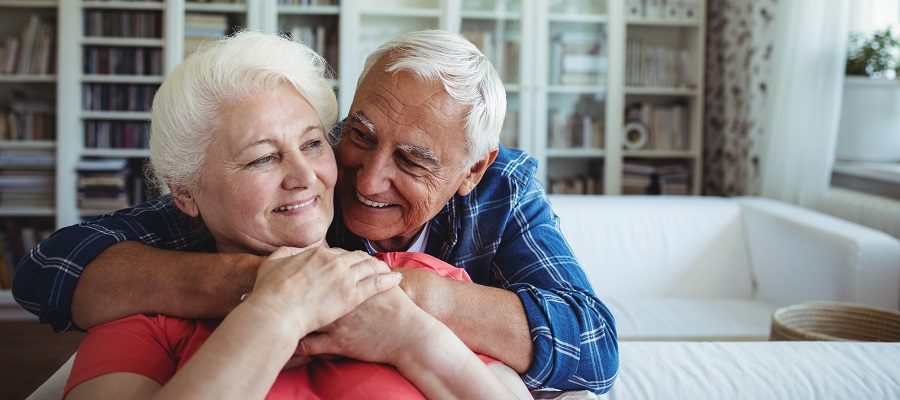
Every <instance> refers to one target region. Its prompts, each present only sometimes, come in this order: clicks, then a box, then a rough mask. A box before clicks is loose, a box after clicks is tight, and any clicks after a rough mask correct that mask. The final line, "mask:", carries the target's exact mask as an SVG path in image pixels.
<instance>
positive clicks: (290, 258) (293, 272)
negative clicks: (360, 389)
mask: <svg viewBox="0 0 900 400" xmlns="http://www.w3.org/2000/svg"><path fill="white" fill-rule="evenodd" d="M401 274H402V283H401ZM442 279H443V278H440V277H438V276H435V275H434V274H432V273H430V272H427V271H416V270H403V269H398V270H396V271H393V272H392V271H391V269H390V268H389V267H388V266H387V264H385V263H384V262H382V261H380V260H377V259H375V258H373V257H371V256H369V255H368V254H366V253H363V252H359V251H355V252H349V251H346V250H343V249H335V248H326V247H321V246H316V247H309V248H305V249H298V248H286V247H283V248H279V249H278V250H276V251H275V252H273V253H272V254H271V255H270V256H269V257H268V258H267V259H266V260H265V261H264V262H263V264H262V265H261V266H260V268H259V271H258V272H257V278H256V283H255V285H254V288H253V292H252V294H251V295H250V296H248V297H247V300H246V303H251V304H252V305H254V306H257V307H260V308H262V309H264V310H267V312H271V313H273V314H272V315H273V317H274V318H281V319H282V320H283V321H284V325H285V329H286V332H287V333H286V334H289V335H294V336H296V338H297V339H298V346H297V349H296V351H295V352H294V356H293V357H292V358H291V360H290V361H289V362H288V363H287V365H286V366H285V368H286V369H287V368H293V367H297V366H300V365H303V364H306V363H308V362H309V361H310V360H311V359H312V357H315V356H325V355H339V356H344V357H349V358H353V359H357V360H361V361H369V362H380V363H386V364H391V365H394V366H398V364H400V363H403V362H405V360H404V358H407V357H415V356H416V354H421V353H420V352H427V351H428V349H429V347H431V346H433V345H435V344H434V343H433V341H434V340H438V338H439V337H441V334H440V333H442V332H444V331H446V330H447V328H446V327H444V326H443V325H442V324H441V322H439V321H438V320H437V319H436V318H434V317H433V316H432V315H430V314H429V313H427V312H426V311H424V310H423V309H422V308H420V307H419V306H418V305H417V303H419V304H423V305H426V304H434V303H438V302H436V301H435V298H434V297H435V296H434V295H439V294H440V292H441V291H440V290H437V288H438V287H439V286H440V283H441V281H442ZM414 300H415V301H414Z"/></svg>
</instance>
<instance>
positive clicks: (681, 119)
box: [625, 102, 690, 150]
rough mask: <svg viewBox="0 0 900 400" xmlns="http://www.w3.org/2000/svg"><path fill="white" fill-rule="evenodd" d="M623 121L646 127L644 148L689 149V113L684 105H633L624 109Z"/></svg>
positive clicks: (647, 103) (640, 103)
mask: <svg viewBox="0 0 900 400" xmlns="http://www.w3.org/2000/svg"><path fill="white" fill-rule="evenodd" d="M625 120H626V121H640V122H641V123H643V124H644V125H645V126H646V127H647V130H648V131H649V138H648V140H647V141H646V144H645V146H644V147H645V148H648V149H657V150H687V149H688V148H689V147H690V123H689V122H690V112H689V108H688V106H687V105H686V104H682V103H671V104H654V103H649V102H639V103H634V104H631V105H629V106H628V107H627V108H626V114H625ZM632 150H639V149H632Z"/></svg>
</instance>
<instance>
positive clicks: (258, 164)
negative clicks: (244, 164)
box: [248, 155, 275, 167]
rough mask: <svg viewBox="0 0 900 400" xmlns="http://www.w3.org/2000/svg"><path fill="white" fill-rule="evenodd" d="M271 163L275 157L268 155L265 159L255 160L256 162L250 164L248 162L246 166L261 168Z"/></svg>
mask: <svg viewBox="0 0 900 400" xmlns="http://www.w3.org/2000/svg"><path fill="white" fill-rule="evenodd" d="M273 161H275V156H273V155H268V156H265V157H260V158H257V159H256V160H253V161H252V162H250V164H248V165H249V166H251V167H262V166H265V165H269V164H271V163H272V162H273Z"/></svg>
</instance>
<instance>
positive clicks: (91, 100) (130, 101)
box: [82, 83, 159, 111]
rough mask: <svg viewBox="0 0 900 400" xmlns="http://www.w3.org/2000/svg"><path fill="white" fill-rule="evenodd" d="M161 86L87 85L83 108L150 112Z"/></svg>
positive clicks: (84, 92)
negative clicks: (154, 97)
mask: <svg viewBox="0 0 900 400" xmlns="http://www.w3.org/2000/svg"><path fill="white" fill-rule="evenodd" d="M157 89H159V85H152V84H151V85H144V84H118V83H86V84H84V88H83V90H82V95H83V101H82V104H83V106H82V107H83V108H84V109H85V110H90V111H150V105H151V104H153V95H155V94H156V90H157Z"/></svg>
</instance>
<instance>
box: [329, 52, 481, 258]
mask: <svg viewBox="0 0 900 400" xmlns="http://www.w3.org/2000/svg"><path fill="white" fill-rule="evenodd" d="M383 62H384V61H383V60H382V61H381V62H379V63H377V64H376V65H375V66H374V67H373V68H372V71H371V72H370V73H369V74H368V76H367V77H366V78H365V79H364V80H363V81H362V83H361V84H360V85H359V88H358V89H357V91H356V96H355V97H354V99H353V105H352V106H351V108H350V115H349V116H348V118H347V123H346V125H345V126H344V130H343V132H342V133H341V136H342V139H341V142H340V144H338V146H337V151H336V155H337V162H338V190H337V193H338V198H339V199H340V204H341V208H342V210H343V216H344V223H345V224H346V225H347V228H349V229H350V231H352V232H353V233H355V234H357V235H359V236H361V237H364V238H367V239H369V240H371V241H373V242H375V244H376V245H377V246H379V247H380V248H381V249H383V250H405V249H406V248H407V247H408V246H409V244H410V243H411V241H412V239H413V238H414V237H415V235H416V234H417V233H418V232H419V231H420V230H421V228H422V226H423V225H424V224H425V223H426V222H427V221H428V220H430V219H431V218H433V217H434V216H435V215H437V213H438V212H439V211H440V210H441V208H443V207H444V205H445V204H446V203H447V201H448V200H450V198H451V197H452V196H453V194H454V193H457V192H458V191H459V192H460V194H467V193H468V192H469V191H470V190H471V187H469V184H468V183H467V182H466V181H467V178H468V177H470V175H471V174H470V173H469V172H470V171H469V168H467V166H466V165H464V164H463V162H464V161H465V158H466V145H465V141H466V136H465V132H464V126H465V125H464V118H465V109H464V107H462V106H460V105H458V104H456V103H455V102H454V101H453V100H452V99H451V98H450V96H449V95H448V94H447V92H446V91H445V90H444V88H443V86H441V85H440V84H439V83H437V82H424V81H422V80H420V79H418V78H416V77H415V76H414V75H412V74H410V73H408V72H398V73H395V74H389V73H385V72H383V69H384V67H383V64H382V63H383ZM479 177H480V176H479ZM476 183H477V182H476Z"/></svg>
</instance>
